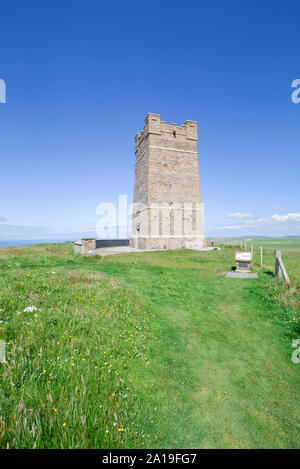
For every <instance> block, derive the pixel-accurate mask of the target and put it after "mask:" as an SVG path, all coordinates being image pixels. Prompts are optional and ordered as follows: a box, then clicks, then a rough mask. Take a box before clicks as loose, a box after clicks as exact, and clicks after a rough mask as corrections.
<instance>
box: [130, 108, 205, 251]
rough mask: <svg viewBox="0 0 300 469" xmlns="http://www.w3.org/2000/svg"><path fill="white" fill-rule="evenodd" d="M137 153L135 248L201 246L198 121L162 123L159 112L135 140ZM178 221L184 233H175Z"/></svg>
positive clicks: (133, 219)
mask: <svg viewBox="0 0 300 469" xmlns="http://www.w3.org/2000/svg"><path fill="white" fill-rule="evenodd" d="M135 155H136V163H135V185H134V204H135V207H134V212H133V218H132V236H131V239H130V244H131V246H133V247H138V248H139V249H177V248H194V249H197V248H201V247H203V246H204V245H205V238H204V232H203V213H202V204H201V195H200V182H199V169H198V156H197V123H196V122H193V121H186V122H185V123H184V124H183V125H181V126H176V124H173V123H172V124H166V123H165V122H162V121H161V120H160V116H159V114H148V115H147V117H146V119H145V127H144V129H143V131H142V132H141V133H139V134H137V136H136V138H135ZM179 207H187V208H186V209H185V210H180V208H179ZM180 223H181V224H182V230H181V231H179V230H178V229H175V228H176V227H178V226H179V225H180Z"/></svg>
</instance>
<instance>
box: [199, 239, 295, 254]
mask: <svg viewBox="0 0 300 469" xmlns="http://www.w3.org/2000/svg"><path fill="white" fill-rule="evenodd" d="M247 239H249V241H247V247H248V248H249V247H250V246H251V243H253V245H254V246H255V247H259V246H262V247H264V248H266V249H273V250H274V249H287V250H296V251H300V237H297V238H242V241H243V244H244V242H245V241H246V240H247ZM234 240H238V241H240V240H239V239H237V238H216V239H214V240H213V239H212V240H209V242H208V243H210V242H211V241H214V242H215V244H217V245H219V244H226V243H228V242H230V241H234ZM250 240H251V241H250Z"/></svg>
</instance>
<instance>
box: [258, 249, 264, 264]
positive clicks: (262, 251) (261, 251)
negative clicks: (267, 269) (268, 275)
mask: <svg viewBox="0 0 300 469" xmlns="http://www.w3.org/2000/svg"><path fill="white" fill-rule="evenodd" d="M259 250H260V266H261V267H263V265H264V250H263V248H262V247H260V248H259Z"/></svg>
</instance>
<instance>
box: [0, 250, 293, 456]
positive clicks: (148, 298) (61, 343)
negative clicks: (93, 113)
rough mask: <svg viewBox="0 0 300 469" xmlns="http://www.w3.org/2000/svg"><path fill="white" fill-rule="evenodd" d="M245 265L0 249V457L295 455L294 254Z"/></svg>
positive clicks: (173, 254)
mask: <svg viewBox="0 0 300 469" xmlns="http://www.w3.org/2000/svg"><path fill="white" fill-rule="evenodd" d="M256 257H257V259H255V262H254V269H255V270H256V271H257V272H258V274H259V279H258V280H237V279H227V278H225V276H224V275H223V274H221V273H219V272H218V271H219V270H222V269H230V268H231V266H232V264H233V259H234V250H233V249H231V248H223V249H222V250H220V251H217V250H214V251H210V252H195V251H189V250H185V251H166V252H147V253H131V254H122V255H117V256H112V257H104V258H99V257H94V258H83V257H81V256H80V255H75V254H74V253H73V246H72V244H68V243H66V244H57V245H39V246H27V247H18V248H3V249H0V274H1V276H0V320H1V321H3V322H1V323H0V339H1V340H4V341H5V342H6V343H7V347H6V359H7V364H2V365H0V378H1V386H0V447H4V448H6V447H9V448H15V447H16V448H32V447H35V448H61V447H62V448H141V447H144V446H145V447H150V448H201V447H206V448H220V447H222V448H297V447H298V448H299V441H300V426H299V422H300V418H299V417H300V409H299V399H298V395H299V384H300V382H299V370H300V364H294V363H292V361H291V354H292V352H293V351H294V349H293V348H292V347H291V342H292V339H297V338H300V327H299V319H297V318H299V313H300V262H299V261H300V254H297V253H292V252H291V253H289V252H287V253H284V255H283V260H284V262H285V264H286V267H287V271H288V273H289V275H290V277H291V279H292V284H291V286H286V285H283V284H278V283H277V282H276V281H275V280H274V277H273V275H272V270H273V267H274V266H273V264H274V262H273V253H272V252H271V251H270V252H267V253H266V255H265V266H264V269H260V268H259V266H258V263H257V261H258V255H257V256H256ZM32 307H34V308H32ZM35 308H36V309H35Z"/></svg>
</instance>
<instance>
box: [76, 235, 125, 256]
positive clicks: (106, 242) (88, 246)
mask: <svg viewBox="0 0 300 469" xmlns="http://www.w3.org/2000/svg"><path fill="white" fill-rule="evenodd" d="M112 246H129V239H96V238H82V239H81V241H76V242H75V243H74V252H75V253H76V254H82V255H83V256H91V255H94V254H96V249H99V248H107V247H112Z"/></svg>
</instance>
